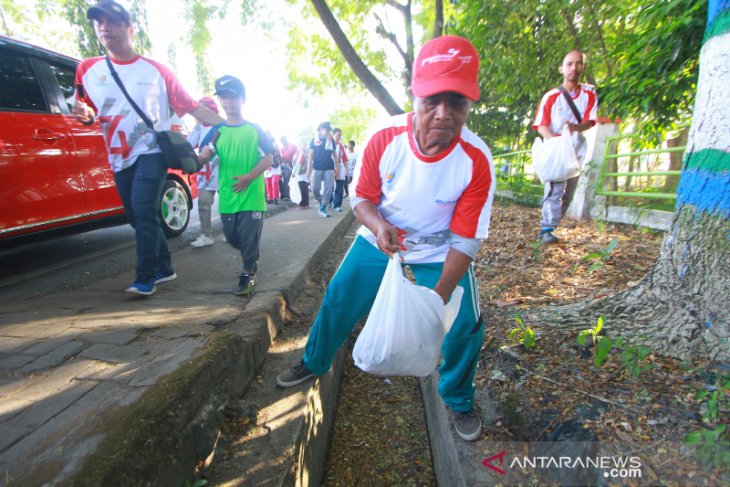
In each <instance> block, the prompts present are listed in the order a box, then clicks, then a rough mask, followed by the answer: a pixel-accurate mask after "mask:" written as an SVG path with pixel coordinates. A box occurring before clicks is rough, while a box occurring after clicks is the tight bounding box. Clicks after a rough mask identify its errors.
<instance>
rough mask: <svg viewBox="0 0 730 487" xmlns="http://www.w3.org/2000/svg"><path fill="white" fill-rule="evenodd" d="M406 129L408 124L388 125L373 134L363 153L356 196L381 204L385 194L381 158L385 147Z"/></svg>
mask: <svg viewBox="0 0 730 487" xmlns="http://www.w3.org/2000/svg"><path fill="white" fill-rule="evenodd" d="M406 130H407V127H406V126H400V127H388V128H386V129H384V130H381V131H379V132H376V133H375V134H374V135H373V136H372V138H371V139H370V141H369V142H368V143H367V145H366V146H365V150H364V151H363V153H362V161H361V164H362V167H361V168H360V178H359V179H358V181H357V187H356V188H355V196H356V197H358V198H365V199H367V200H369V201H371V202H372V203H373V204H374V205H375V206H377V205H379V204H380V199H381V197H382V196H383V192H382V184H383V181H382V180H381V178H380V160H381V159H382V157H383V153H384V152H385V149H387V147H388V145H390V143H391V142H392V141H393V139H394V138H396V137H397V136H398V135H400V134H402V133H403V132H405V131H406Z"/></svg>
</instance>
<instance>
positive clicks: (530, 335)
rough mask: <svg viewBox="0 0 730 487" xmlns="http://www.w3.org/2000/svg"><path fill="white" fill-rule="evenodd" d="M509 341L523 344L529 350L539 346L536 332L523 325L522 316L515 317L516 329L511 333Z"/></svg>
mask: <svg viewBox="0 0 730 487" xmlns="http://www.w3.org/2000/svg"><path fill="white" fill-rule="evenodd" d="M509 339H510V341H511V342H515V343H521V344H522V346H524V347H525V348H526V349H527V350H529V349H531V348H533V347H534V346H535V345H536V344H537V338H535V332H534V331H532V328H530V327H529V326H527V325H525V324H524V323H523V321H522V317H521V316H520V315H515V327H514V328H512V331H510V332H509Z"/></svg>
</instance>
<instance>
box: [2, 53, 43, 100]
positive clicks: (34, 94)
mask: <svg viewBox="0 0 730 487" xmlns="http://www.w3.org/2000/svg"><path fill="white" fill-rule="evenodd" d="M0 110H23V111H25V110H31V111H46V103H45V101H44V100H43V93H42V92H41V87H40V85H39V84H38V79H37V78H36V76H35V72H34V71H33V68H32V67H31V65H30V61H29V60H28V58H26V57H23V56H18V55H17V54H13V53H9V52H3V51H0Z"/></svg>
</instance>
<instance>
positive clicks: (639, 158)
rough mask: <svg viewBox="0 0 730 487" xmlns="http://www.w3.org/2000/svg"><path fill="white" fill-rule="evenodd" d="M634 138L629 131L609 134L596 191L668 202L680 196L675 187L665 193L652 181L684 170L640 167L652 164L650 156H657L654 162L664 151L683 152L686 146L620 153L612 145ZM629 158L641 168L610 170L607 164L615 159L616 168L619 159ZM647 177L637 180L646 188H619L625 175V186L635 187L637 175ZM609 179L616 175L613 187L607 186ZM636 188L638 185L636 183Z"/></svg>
mask: <svg viewBox="0 0 730 487" xmlns="http://www.w3.org/2000/svg"><path fill="white" fill-rule="evenodd" d="M688 126H689V125H681V126H679V127H678V128H680V129H682V128H686V127H688ZM633 137H634V134H632V133H628V134H621V135H614V136H611V137H607V138H606V141H605V146H604V150H603V157H602V158H601V164H600V173H599V175H598V182H597V183H598V184H597V187H596V194H597V195H602V196H610V197H621V198H646V199H655V200H667V201H672V202H673V201H674V200H676V198H677V193H676V190H675V191H672V192H665V191H657V190H656V188H657V185H656V184H652V182H653V181H655V180H656V179H657V178H659V177H662V178H666V177H667V176H677V177H679V176H680V175H681V174H682V171H681V170H666V171H665V170H641V165H642V164H643V165H644V166H647V167H648V166H649V160H650V159H651V158H654V162H655V163H656V162H657V159H659V158H660V157H661V156H663V155H665V154H672V153H675V152H681V153H683V152H684V151H685V150H686V148H687V147H686V146H677V147H667V148H660V149H646V150H638V151H630V152H620V151H619V150H618V149H612V147H618V145H619V143H620V141H621V140H626V139H632V138H633ZM611 150H615V151H616V153H615V154H612V153H611V152H610V151H611ZM622 159H623V160H626V159H628V160H629V161H630V162H629V163H628V165H629V167H630V168H633V163H634V162H635V163H636V164H637V165H638V166H639V168H640V169H639V170H638V171H635V170H629V171H617V170H613V171H609V170H608V169H607V168H608V165H609V161H611V160H613V161H616V162H615V165H614V167H616V168H618V165H619V161H620V160H622ZM642 177H643V178H644V180H643V181H641V179H638V180H639V181H640V183H639V185H641V184H643V185H644V187H645V188H646V191H618V187H619V178H624V179H623V183H624V186H625V187H629V186H632V182H633V181H637V178H642ZM608 178H614V180H613V181H612V184H611V186H612V189H606V183H607V182H608ZM633 186H634V187H635V186H636V184H634V185H633Z"/></svg>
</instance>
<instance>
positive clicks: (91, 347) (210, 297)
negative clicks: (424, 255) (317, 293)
mask: <svg viewBox="0 0 730 487" xmlns="http://www.w3.org/2000/svg"><path fill="white" fill-rule="evenodd" d="M353 221H354V217H353V215H352V213H351V212H345V213H341V214H333V217H332V218H328V219H321V218H319V217H318V216H317V214H316V211H315V210H309V211H285V212H282V213H280V214H278V215H276V216H273V217H271V218H268V219H267V220H266V222H265V224H264V231H263V235H262V245H261V254H262V255H261V260H260V262H259V273H258V275H257V277H258V284H257V292H256V294H255V295H254V296H253V298H252V299H251V300H250V301H246V300H245V299H241V298H239V297H237V296H234V295H232V294H231V293H230V290H231V288H232V287H233V286H234V285H235V283H236V281H237V276H238V273H239V272H240V266H241V263H240V255H239V254H238V252H237V251H235V249H233V248H231V247H230V246H228V245H225V244H221V243H217V244H216V245H213V246H210V247H205V248H202V249H193V248H186V249H183V250H181V251H179V252H177V253H175V255H174V256H173V260H174V263H175V266H176V271H177V273H178V276H179V278H178V279H177V280H175V281H172V282H169V283H164V284H161V285H159V286H158V292H157V294H156V295H155V296H153V297H150V298H138V297H135V296H130V295H127V294H125V293H123V292H122V291H123V289H124V288H125V287H126V285H127V284H128V283H129V281H130V280H131V277H132V275H131V273H128V274H123V275H120V276H115V277H111V278H108V279H105V280H103V281H101V282H99V283H97V284H95V285H94V286H93V289H91V288H82V289H78V290H74V291H70V292H63V293H60V294H57V295H49V296H44V297H42V298H34V299H32V300H28V301H23V302H19V303H13V305H12V306H7V305H3V311H2V312H0V343H2V348H0V398H2V402H3V406H2V408H0V439H1V440H0V485H11V486H12V485H31V486H32V485H112V484H114V485H123V484H124V485H127V484H131V483H140V482H141V481H144V482H145V483H149V485H176V486H179V485H182V484H183V483H184V481H185V480H188V479H190V478H191V475H192V469H193V468H194V465H195V463H196V462H197V461H198V460H200V458H199V455H201V454H203V453H205V451H206V449H207V450H208V452H209V451H210V448H211V446H212V442H213V441H214V439H212V438H209V437H208V436H209V435H210V431H214V430H215V428H214V427H208V426H207V425H209V424H213V423H215V422H218V423H220V420H221V415H220V410H221V409H222V406H223V405H224V404H225V403H226V402H227V401H229V400H230V399H231V398H237V397H240V395H241V394H242V393H243V391H244V390H245V389H246V388H247V387H248V384H250V382H251V380H252V379H253V377H254V376H255V372H256V369H257V368H258V367H259V366H260V364H261V363H262V361H263V360H264V357H265V355H266V352H267V351H268V349H269V347H270V344H271V341H272V340H273V338H274V337H275V336H276V335H277V333H278V330H279V329H280V326H281V319H282V316H283V313H284V310H285V302H286V299H287V298H289V297H291V296H296V294H297V293H298V292H299V289H298V286H301V284H302V283H303V276H304V274H305V273H306V270H307V267H308V266H310V265H316V262H317V258H321V253H322V252H323V251H322V247H325V249H326V245H327V242H328V241H329V239H332V238H338V236H340V235H341V234H342V233H343V232H344V231H345V230H346V229H347V228H349V227H351V225H352V223H353ZM318 255H319V256H320V257H317V256H318ZM131 265H132V264H130V266H131Z"/></svg>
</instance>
